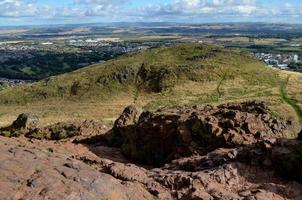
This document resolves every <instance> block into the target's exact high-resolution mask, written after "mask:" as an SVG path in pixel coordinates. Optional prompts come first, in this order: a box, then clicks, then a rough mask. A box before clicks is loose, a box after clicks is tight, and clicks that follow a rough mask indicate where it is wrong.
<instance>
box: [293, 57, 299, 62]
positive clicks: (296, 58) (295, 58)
mask: <svg viewBox="0 0 302 200" xmlns="http://www.w3.org/2000/svg"><path fill="white" fill-rule="evenodd" d="M298 61H299V56H298V55H294V62H295V63H297V62H298Z"/></svg>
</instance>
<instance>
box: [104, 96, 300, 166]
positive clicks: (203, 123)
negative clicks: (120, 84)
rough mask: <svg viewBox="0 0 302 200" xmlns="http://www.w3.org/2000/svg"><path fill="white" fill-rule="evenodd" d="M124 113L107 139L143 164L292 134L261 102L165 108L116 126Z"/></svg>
mask: <svg viewBox="0 0 302 200" xmlns="http://www.w3.org/2000/svg"><path fill="white" fill-rule="evenodd" d="M132 110H135V109H132ZM126 111H127V109H126V110H125V111H124V113H123V114H122V115H121V117H120V118H119V119H118V120H117V121H116V123H115V126H114V128H113V129H112V132H111V133H110V134H108V141H109V143H110V144H111V143H113V144H115V145H116V146H121V147H122V149H123V152H124V153H125V155H127V156H128V157H129V158H131V159H134V160H138V161H141V162H144V163H147V164H162V163H165V162H167V161H169V160H172V159H175V158H178V157H183V156H189V155H194V154H202V153H206V152H208V151H211V150H214V149H216V148H218V147H234V146H238V145H250V144H254V143H257V142H258V141H262V140H263V139H265V138H266V137H292V135H290V131H289V127H290V126H291V124H292V123H291V122H290V121H285V120H282V119H277V118H275V117H273V116H272V115H271V114H270V110H269V109H268V108H267V106H266V105H265V103H264V102H258V101H250V102H244V103H240V104H223V105H219V106H210V105H207V106H194V107H175V106H174V107H165V108H162V109H160V110H158V111H156V112H154V113H151V112H143V113H142V114H141V115H140V116H139V118H138V120H137V121H136V122H135V121H134V120H130V121H131V123H126V124H127V125H126V126H120V125H117V124H120V121H125V120H120V119H124V118H127V119H128V118H129V117H125V116H128V112H127V113H125V112H126ZM126 121H127V120H126ZM295 136H297V135H295Z"/></svg>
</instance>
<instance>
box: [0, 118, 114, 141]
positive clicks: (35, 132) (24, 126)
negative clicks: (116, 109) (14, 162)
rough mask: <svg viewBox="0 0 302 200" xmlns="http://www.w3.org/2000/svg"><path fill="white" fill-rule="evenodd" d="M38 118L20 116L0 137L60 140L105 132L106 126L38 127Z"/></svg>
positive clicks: (91, 123)
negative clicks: (22, 136)
mask: <svg viewBox="0 0 302 200" xmlns="http://www.w3.org/2000/svg"><path fill="white" fill-rule="evenodd" d="M38 121H39V120H38V117H36V115H33V114H21V115H19V117H18V118H17V119H16V120H15V121H14V122H13V123H12V125H10V126H8V127H5V128H1V129H0V135H4V136H9V137H18V136H21V135H24V136H25V137H28V138H35V139H47V140H60V139H67V138H72V137H75V136H82V137H88V136H93V135H98V134H100V133H104V132H106V131H107V129H108V128H107V126H105V125H104V124H103V123H101V122H97V121H88V120H86V121H83V122H79V121H73V122H59V123H56V124H52V125H47V126H40V125H39V123H38Z"/></svg>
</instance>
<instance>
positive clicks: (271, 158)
mask: <svg viewBox="0 0 302 200" xmlns="http://www.w3.org/2000/svg"><path fill="white" fill-rule="evenodd" d="M263 108H264V104H262V103H261V102H254V103H253V102H248V103H242V104H228V105H221V106H218V107H212V106H201V107H200V106H196V107H194V108H190V107H167V108H164V109H162V110H159V111H157V112H155V113H150V112H144V113H142V114H141V115H140V117H139V118H136V117H133V116H134V115H132V114H131V113H135V112H132V111H131V112H128V111H129V110H127V111H126V113H128V114H129V113H130V115H125V116H123V119H122V120H121V121H120V122H121V123H116V126H115V128H116V129H117V130H120V131H121V132H119V133H121V134H124V135H122V136H123V142H125V143H123V144H122V146H121V147H122V150H123V152H124V153H125V152H126V151H127V150H128V151H130V152H129V153H132V155H131V158H136V159H137V158H140V160H141V161H144V162H145V163H149V161H150V160H151V161H152V162H151V163H154V161H158V160H157V159H159V158H160V159H163V160H167V162H163V165H161V167H154V165H147V166H145V165H143V166H142V165H138V164H135V163H131V161H130V160H127V158H125V157H124V156H123V155H122V153H121V150H120V149H119V148H111V147H108V146H106V145H105V144H104V143H103V142H97V141H96V143H93V141H95V139H93V140H91V141H90V142H88V143H87V141H86V138H85V140H83V143H81V141H78V142H77V144H75V143H72V142H71V141H70V140H60V141H49V140H35V139H28V138H25V137H23V136H21V137H18V138H7V137H1V136H0V186H1V187H0V197H1V199H33V200H36V199H41V200H42V199H72V200H74V199H75V200H77V199H79V200H80V199H89V200H94V199H97V200H116V199H121V200H151V199H154V200H155V199H157V200H189V199H190V200H191V199H194V200H195V199H196V200H200V199H202V200H216V199H219V200H234V199H236V200H267V199H269V200H276V199H277V200H279V199H280V200H289V199H292V200H301V197H302V185H301V184H302V178H301V177H302V170H301V169H302V165H301V163H302V162H301V161H302V148H301V147H302V141H300V140H296V139H283V138H279V134H282V133H281V130H283V125H282V124H283V123H285V124H287V123H288V122H285V121H282V120H276V119H274V118H272V117H270V116H269V115H268V113H267V108H265V109H263ZM131 110H134V109H131ZM264 116H265V117H267V121H266V120H262V122H260V121H257V120H258V119H259V118H261V119H263V117H264ZM268 116H269V117H268ZM124 119H125V120H124ZM228 120H232V122H230V121H228ZM254 120H255V121H254ZM274 120H276V121H274ZM247 121H248V122H253V123H252V125H250V124H249V126H246V125H244V124H245V123H246V122H247ZM257 123H262V124H260V125H259V130H262V131H266V130H268V131H271V132H269V134H265V135H264V134H257V132H258V131H259V130H258V129H257V131H256V132H254V131H255V128H256V124H257ZM117 124H118V126H117ZM65 125H66V124H65ZM65 125H64V124H62V126H58V125H57V126H56V128H58V129H59V127H62V128H64V126H65ZM86 125H87V127H86V126H81V127H82V128H84V127H86V128H84V129H82V131H84V130H86V131H87V132H90V131H89V130H93V129H94V128H93V127H96V130H95V131H97V127H98V126H94V125H93V126H92V125H91V124H90V123H88V124H86ZM274 125H276V127H279V128H280V127H281V128H280V129H279V128H271V127H273V126H274ZM269 127H270V128H269ZM48 128H49V129H50V127H48ZM52 128H54V127H52ZM239 128H240V130H241V129H242V131H241V132H240V131H236V130H237V129H239ZM245 128H246V129H245ZM125 130H126V132H124V131H125ZM80 131H81V130H80ZM112 131H114V129H113V130H111V132H110V133H109V134H113V133H114V132H112ZM131 131H134V132H131ZM265 133H266V132H265ZM230 134H238V137H239V136H240V137H241V139H239V140H237V139H236V140H234V139H233V138H232V139H231V140H230ZM88 135H89V134H88ZM236 137H237V136H236ZM84 141H85V143H84ZM150 141H151V142H150ZM238 141H240V142H238ZM125 144H131V145H133V146H131V149H125V148H129V146H124V145H125ZM152 148H153V149H152ZM140 152H142V154H141V155H140V154H136V153H140ZM149 154H152V155H149ZM153 154H157V155H153ZM142 155H145V157H146V159H145V158H143V157H136V156H142ZM161 156H162V157H161ZM174 158H176V159H174ZM144 159H145V160H144ZM172 159H173V160H172ZM170 160H171V162H170Z"/></svg>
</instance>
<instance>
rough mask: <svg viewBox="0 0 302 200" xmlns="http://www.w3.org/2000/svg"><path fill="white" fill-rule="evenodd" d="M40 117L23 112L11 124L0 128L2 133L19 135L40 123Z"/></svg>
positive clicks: (12, 135) (10, 135)
mask: <svg viewBox="0 0 302 200" xmlns="http://www.w3.org/2000/svg"><path fill="white" fill-rule="evenodd" d="M38 122H39V117H38V116H37V115H35V114H32V113H22V114H20V115H19V116H18V117H17V119H16V120H15V121H14V122H13V123H12V124H11V125H10V126H7V127H4V128H0V135H4V136H9V137H17V136H20V135H22V134H25V133H26V132H27V131H28V130H29V129H31V128H34V127H36V126H37V125H38Z"/></svg>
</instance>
